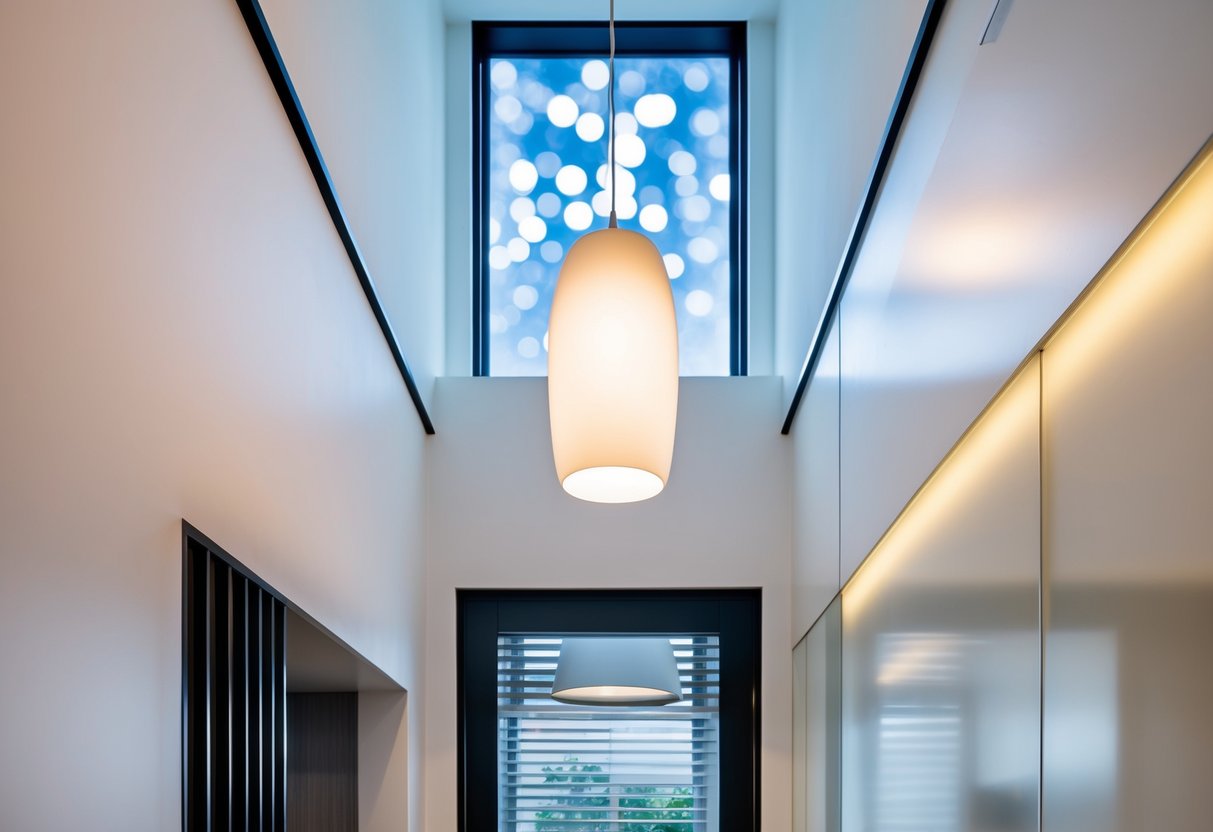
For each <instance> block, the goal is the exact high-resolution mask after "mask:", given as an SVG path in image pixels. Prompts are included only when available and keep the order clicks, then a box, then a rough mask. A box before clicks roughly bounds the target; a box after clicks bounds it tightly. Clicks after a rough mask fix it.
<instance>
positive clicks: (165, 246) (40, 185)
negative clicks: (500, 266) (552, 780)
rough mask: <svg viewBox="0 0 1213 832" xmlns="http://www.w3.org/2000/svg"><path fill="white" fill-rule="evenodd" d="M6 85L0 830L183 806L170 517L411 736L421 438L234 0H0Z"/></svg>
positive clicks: (419, 644) (122, 821) (160, 817)
mask: <svg viewBox="0 0 1213 832" xmlns="http://www.w3.org/2000/svg"><path fill="white" fill-rule="evenodd" d="M0 100H2V101H3V102H4V110H5V112H4V124H5V129H4V133H3V139H0V141H2V142H3V150H4V152H3V153H0V182H2V183H3V192H4V199H3V200H2V201H0V390H3V391H4V393H3V408H2V410H0V413H2V415H0V419H2V421H3V430H0V471H2V472H3V474H2V482H3V485H2V486H0V489H2V490H0V665H2V666H3V668H4V672H3V674H2V676H0V702H2V704H3V707H0V736H2V737H3V738H4V740H3V744H2V750H0V827H3V828H5V829H21V830H40V829H46V830H63V829H124V830H164V829H172V828H175V827H177V826H178V825H179V823H180V787H179V782H180V753H181V749H180V708H181V652H180V651H181V646H180V645H181V609H180V603H181V602H180V597H181V572H180V568H181V567H180V563H181V554H180V551H181V539H180V536H181V530H180V521H181V518H182V517H186V518H188V519H189V520H190V521H191V522H193V523H194V524H196V525H197V526H198V527H199V528H201V529H202V530H203V531H204V532H206V533H207V534H208V535H210V536H212V537H213V538H214V539H215V540H216V541H218V542H219V543H220V544H221V545H223V546H225V547H226V548H228V549H229V550H230V551H231V552H232V553H233V554H234V555H236V556H237V557H240V558H241V559H243V560H244V561H245V562H246V563H247V564H248V565H249V566H251V567H252V568H253V569H255V570H256V571H257V572H259V573H260V574H261V575H262V576H263V577H264V578H265V579H267V580H268V581H269V582H270V583H271V584H273V585H274V586H276V587H277V588H278V589H280V590H281V591H282V592H284V593H285V594H286V595H287V596H289V597H290V598H292V599H293V600H294V601H296V602H297V603H298V604H299V605H300V606H301V607H302V608H303V609H305V610H306V611H307V612H308V613H310V614H311V615H313V616H314V617H315V618H316V619H318V620H319V621H320V622H321V623H323V624H324V625H325V626H326V627H328V628H330V629H331V630H333V631H334V632H335V633H336V634H337V635H338V636H340V637H341V638H343V639H344V640H346V641H347V642H349V643H350V644H351V645H352V646H353V647H355V648H356V649H357V650H359V651H360V652H362V653H363V654H364V655H366V656H368V657H369V658H370V659H371V660H372V661H374V662H376V663H377V664H379V666H381V667H382V668H383V669H384V670H385V671H387V672H388V673H389V674H390V675H392V676H393V677H394V678H395V679H397V680H398V681H400V682H401V683H402V684H404V685H405V686H407V687H411V688H413V689H414V690H415V691H418V696H417V697H416V699H413V698H410V708H409V710H410V713H409V719H410V722H411V725H412V730H411V731H409V735H410V737H413V738H414V741H416V740H417V739H419V738H420V735H421V730H420V726H421V724H422V723H421V716H422V714H421V711H420V709H419V708H418V701H419V700H420V698H421V697H420V690H419V685H418V682H419V680H420V677H421V671H422V666H421V665H422V657H423V654H424V647H423V640H422V634H423V631H424V623H425V622H424V595H423V592H424V558H423V547H424V541H425V538H424V531H425V516H424V493H423V487H424V464H423V462H424V460H423V442H424V440H423V435H422V433H421V429H420V427H419V425H418V422H417V418H416V415H415V413H414V411H413V408H412V405H411V403H410V402H409V399H408V397H407V395H406V393H405V390H404V387H403V384H402V383H401V381H400V379H399V377H398V375H397V373H396V370H395V368H394V366H393V364H392V361H391V358H390V355H389V353H388V350H387V348H386V346H385V345H384V343H383V340H382V338H381V336H380V334H379V331H378V329H377V327H376V325H375V322H374V320H373V318H372V316H371V313H370V310H369V308H368V307H367V304H366V301H365V299H364V297H363V295H362V292H361V289H360V288H359V286H358V283H357V281H356V280H355V278H354V276H353V274H352V272H351V270H350V267H349V264H348V261H347V260H346V258H345V254H344V252H343V250H342V249H341V247H340V244H339V242H338V240H337V238H336V235H335V234H334V232H333V228H332V225H331V223H330V222H329V219H328V216H327V214H326V212H325V210H324V208H323V206H322V204H321V202H320V199H319V196H318V194H317V191H316V188H315V185H314V183H313V181H312V178H311V175H310V173H309V172H308V170H307V168H306V165H305V163H304V161H303V158H302V156H301V154H300V153H299V150H298V147H297V145H296V142H295V138H294V136H293V134H292V133H291V131H290V128H289V126H288V124H287V121H286V119H285V117H284V116H283V113H282V108H281V106H280V104H279V102H278V100H277V97H276V96H275V94H274V92H273V90H272V88H271V86H270V83H269V81H268V79H267V77H266V74H265V70H264V68H263V66H262V64H261V61H260V59H259V58H258V56H257V54H256V51H255V50H254V48H253V45H252V42H251V40H250V38H249V35H248V32H247V30H246V28H245V26H244V23H243V22H242V20H241V19H240V16H239V14H238V12H237V10H236V7H235V4H234V3H226V2H220V3H202V4H198V3H194V4H184V5H182V4H164V3H156V2H148V1H147V0H114V2H110V3H106V4H80V3H68V2H57V3H42V2H40V3H32V2H30V3H7V4H5V5H4V6H3V7H2V10H0ZM416 360H417V362H418V363H419V364H421V365H425V364H427V363H430V362H431V360H432V356H425V355H421V356H417V357H416ZM415 786H416V784H415V783H414V787H415ZM419 808H420V807H419V801H414V805H413V811H414V812H416V811H418V810H419ZM401 821H402V819H397V826H396V828H400V822H401ZM414 828H419V826H416V825H415V826H414Z"/></svg>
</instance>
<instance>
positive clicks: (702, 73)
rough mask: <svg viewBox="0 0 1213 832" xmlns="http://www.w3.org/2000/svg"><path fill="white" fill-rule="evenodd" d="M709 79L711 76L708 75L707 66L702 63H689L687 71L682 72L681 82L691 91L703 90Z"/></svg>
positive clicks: (706, 86)
mask: <svg viewBox="0 0 1213 832" xmlns="http://www.w3.org/2000/svg"><path fill="white" fill-rule="evenodd" d="M711 80H712V76H710V75H708V68H707V67H706V66H704V65H703V64H691V65H690V66H689V67H687V71H686V72H684V73H682V83H684V84H686V85H687V89H688V90H690V91H691V92H703V91H704V90H706V89H707V88H708V82H709V81H711Z"/></svg>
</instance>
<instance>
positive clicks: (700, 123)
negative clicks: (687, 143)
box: [691, 107, 720, 136]
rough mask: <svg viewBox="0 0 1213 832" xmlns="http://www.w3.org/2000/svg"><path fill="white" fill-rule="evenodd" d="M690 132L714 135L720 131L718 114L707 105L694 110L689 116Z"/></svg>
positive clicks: (700, 134)
mask: <svg viewBox="0 0 1213 832" xmlns="http://www.w3.org/2000/svg"><path fill="white" fill-rule="evenodd" d="M691 132H693V133H695V134H696V135H697V136H714V135H716V134H717V133H719V132H720V116H718V115H717V114H716V111H715V110H710V109H708V108H707V107H703V108H702V109H699V110H696V111H695V115H693V116H691Z"/></svg>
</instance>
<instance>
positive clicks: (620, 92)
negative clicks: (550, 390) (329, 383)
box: [473, 23, 745, 376]
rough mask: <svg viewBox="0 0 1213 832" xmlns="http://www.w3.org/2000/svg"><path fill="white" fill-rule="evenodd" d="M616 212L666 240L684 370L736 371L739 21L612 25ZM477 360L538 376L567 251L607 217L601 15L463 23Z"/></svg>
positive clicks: (739, 330) (739, 316) (485, 369)
mask: <svg viewBox="0 0 1213 832" xmlns="http://www.w3.org/2000/svg"><path fill="white" fill-rule="evenodd" d="M616 35H617V37H616V61H615V85H616V86H615V110H616V119H615V126H616V161H617V164H618V166H619V167H618V170H617V172H616V177H617V188H618V194H617V197H616V202H617V208H616V212H617V215H618V218H619V225H620V227H621V228H631V229H634V230H637V231H642V232H643V233H645V234H646V235H648V236H649V238H650V239H651V240H653V242H654V243H655V244H656V245H657V247H658V249H659V250H660V251H661V253H662V256H663V258H664V260H665V263H666V269H667V271H668V273H669V277H670V281H671V288H672V289H673V293H674V303H675V307H676V311H677V317H678V338H679V361H680V365H681V366H680V370H681V373H682V374H683V375H729V374H734V375H741V374H744V373H745V292H744V269H743V265H744V262H745V253H744V234H743V229H744V209H745V206H744V195H745V188H744V183H743V182H742V181H741V177H742V175H743V172H744V165H743V164H742V163H741V162H742V160H744V158H745V155H744V151H745V147H744V137H745V130H744V120H745V112H744V98H743V96H742V92H743V91H744V83H745V80H744V44H745V30H744V24H660V25H653V24H643V25H636V24H627V23H625V24H618V23H617V24H616ZM474 44H475V45H474V60H475V79H476V83H475V85H474V86H475V91H476V98H477V100H476V102H475V109H474V112H475V113H476V119H477V124H476V127H475V136H476V141H477V144H476V151H477V152H476V155H477V157H478V158H477V160H476V171H475V172H476V180H477V181H476V185H475V196H476V210H475V218H474V233H475V237H476V254H477V256H476V257H475V262H476V268H477V279H476V291H475V295H476V302H475V304H474V306H475V310H474V314H475V318H476V320H475V321H474V327H473V330H474V332H475V340H476V343H475V350H474V355H475V362H476V367H475V371H476V373H477V374H478V375H495V376H542V375H546V374H547V337H546V336H547V325H548V313H549V311H550V307H551V301H552V293H553V291H554V290H555V286H556V279H557V276H558V275H559V273H560V266H561V264H562V263H563V261H564V255H565V252H567V251H568V249H569V247H570V246H571V245H572V244H573V243H574V242H575V241H576V240H577V239H578V238H579V237H580V236H581V235H582V234H584V233H586V231H588V230H591V229H595V228H604V227H606V221H607V215H608V213H609V212H610V191H609V187H610V176H609V173H610V168H609V165H608V163H607V158H608V157H607V151H608V148H607V129H606V118H607V85H608V77H609V76H608V68H607V63H606V61H605V55H606V54H607V49H608V42H607V27H606V24H605V23H594V24H589V25H580V24H559V25H556V24H501V23H493V24H488V23H480V24H476V25H475V27H474Z"/></svg>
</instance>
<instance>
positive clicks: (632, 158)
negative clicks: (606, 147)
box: [615, 133, 648, 168]
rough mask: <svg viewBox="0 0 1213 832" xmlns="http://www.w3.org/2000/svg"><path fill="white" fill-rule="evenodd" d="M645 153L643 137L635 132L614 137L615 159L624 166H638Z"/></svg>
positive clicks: (641, 162) (642, 161)
mask: <svg viewBox="0 0 1213 832" xmlns="http://www.w3.org/2000/svg"><path fill="white" fill-rule="evenodd" d="M647 153H648V149H647V148H646V147H645V146H644V139H642V138H640V137H639V136H637V135H636V134H635V133H625V134H623V135H622V136H616V137H615V159H616V161H618V162H619V164H621V165H623V166H624V167H625V168H638V167H640V166H641V165H643V164H644V157H645V155H646V154H647Z"/></svg>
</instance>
